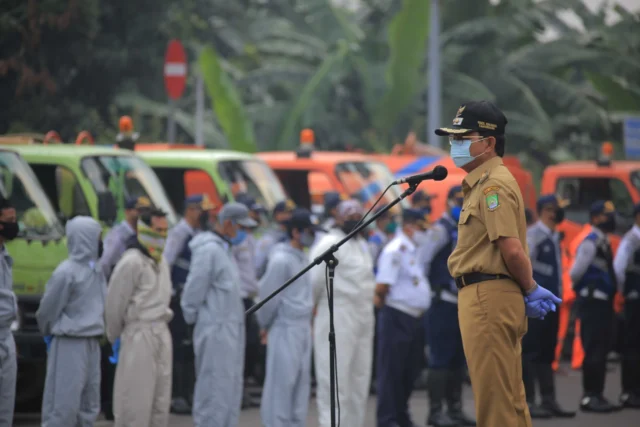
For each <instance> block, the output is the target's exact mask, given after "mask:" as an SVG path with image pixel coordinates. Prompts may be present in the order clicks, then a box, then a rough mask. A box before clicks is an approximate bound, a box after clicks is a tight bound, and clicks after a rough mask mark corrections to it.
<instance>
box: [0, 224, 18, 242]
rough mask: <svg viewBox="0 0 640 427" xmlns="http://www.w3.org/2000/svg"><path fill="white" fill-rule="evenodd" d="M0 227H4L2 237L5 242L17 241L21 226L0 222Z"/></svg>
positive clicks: (1, 232) (0, 233)
mask: <svg viewBox="0 0 640 427" xmlns="http://www.w3.org/2000/svg"><path fill="white" fill-rule="evenodd" d="M0 225H2V230H0V236H2V237H4V238H5V240H13V239H15V238H16V236H17V235H18V233H19V232H20V226H19V225H18V223H17V222H4V221H0Z"/></svg>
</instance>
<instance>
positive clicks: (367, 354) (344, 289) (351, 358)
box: [309, 199, 376, 427]
mask: <svg viewBox="0 0 640 427" xmlns="http://www.w3.org/2000/svg"><path fill="white" fill-rule="evenodd" d="M362 216H363V208H362V205H361V204H360V202H358V201H357V200H353V199H352V200H345V201H343V202H341V203H340V204H339V205H338V218H337V223H336V227H334V228H332V229H331V230H330V231H329V233H327V234H326V235H325V236H324V237H323V238H322V239H321V240H320V241H319V242H318V243H317V244H316V245H315V246H314V247H313V248H312V249H311V253H310V254H309V258H310V259H315V258H316V257H317V256H319V255H321V254H322V253H323V252H324V251H326V250H327V249H328V248H329V247H331V246H332V245H334V244H336V243H338V241H340V240H341V239H343V238H344V237H345V236H346V235H347V234H348V233H349V232H350V231H351V230H353V229H354V228H355V226H356V225H357V223H358V222H359V221H360V219H361V218H362ZM335 257H336V259H337V260H338V266H337V267H336V271H335V277H334V322H335V327H336V348H337V351H336V353H337V369H338V377H339V387H338V398H339V400H340V424H341V425H343V426H349V427H362V425H363V423H364V418H365V411H366V406H367V398H368V395H369V385H370V382H371V360H372V357H373V354H372V348H373V331H374V315H373V313H374V309H373V299H374V290H375V285H376V284H375V277H374V275H373V261H372V259H371V254H370V252H369V250H368V246H367V244H366V240H365V236H364V232H363V235H362V236H356V237H354V238H353V239H351V240H349V241H347V242H346V243H345V244H344V245H343V246H342V247H340V249H339V250H338V251H337V252H336V254H335ZM311 280H312V284H313V291H314V306H315V307H316V310H317V314H316V317H315V320H314V323H313V349H314V353H313V354H314V359H315V368H316V381H317V383H318V384H317V388H316V395H317V403H318V415H319V418H320V426H322V427H328V426H329V425H330V423H331V406H330V398H331V393H330V389H329V385H330V384H329V379H330V375H329V341H328V339H327V337H328V336H329V309H328V305H327V291H326V281H325V265H324V263H323V264H321V265H319V266H317V267H315V268H313V269H312V270H311ZM336 417H337V415H336Z"/></svg>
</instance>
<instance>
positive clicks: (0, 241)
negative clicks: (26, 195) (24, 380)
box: [0, 196, 20, 427]
mask: <svg viewBox="0 0 640 427" xmlns="http://www.w3.org/2000/svg"><path fill="white" fill-rule="evenodd" d="M19 231H20V230H19V227H18V223H17V222H16V210H15V208H14V207H13V206H12V205H11V202H10V201H9V200H7V199H5V198H4V197H2V196H0V427H10V426H12V425H13V404H14V402H15V398H16V377H17V373H18V366H17V357H16V343H15V341H14V340H13V333H12V332H11V331H12V330H13V325H15V323H14V322H16V319H17V316H18V304H17V300H16V295H15V294H14V293H13V270H12V266H13V258H11V255H9V252H8V251H7V248H6V246H5V243H6V242H8V241H11V240H13V239H14V238H15V237H16V236H17V235H18V232H19Z"/></svg>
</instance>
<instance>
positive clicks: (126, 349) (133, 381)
mask: <svg viewBox="0 0 640 427" xmlns="http://www.w3.org/2000/svg"><path fill="white" fill-rule="evenodd" d="M167 231H168V223H167V218H166V216H165V214H164V212H162V211H159V210H155V209H154V210H153V211H151V212H150V213H148V214H145V215H143V216H142V217H141V218H140V221H139V222H138V236H137V239H136V240H134V241H132V242H131V244H130V248H129V249H127V250H126V251H125V253H124V254H123V255H122V258H121V259H120V261H118V263H117V264H116V268H115V270H114V271H113V273H112V274H111V278H110V279H109V287H108V290H107V301H106V305H105V318H106V322H107V338H108V339H109V341H110V342H112V343H113V342H115V340H116V339H117V338H120V342H121V344H120V348H121V350H120V352H119V354H118V362H117V365H116V378H115V384H114V387H113V413H114V417H115V427H125V426H126V427H129V426H135V427H165V426H167V425H168V423H169V408H170V406H171V373H172V370H171V368H172V363H173V346H172V342H171V332H169V326H168V323H169V321H170V320H171V318H172V317H173V312H172V311H171V309H170V308H169V304H170V302H171V274H170V272H169V266H168V264H167V262H166V260H164V257H163V256H162V251H163V249H164V245H165V241H166V237H167Z"/></svg>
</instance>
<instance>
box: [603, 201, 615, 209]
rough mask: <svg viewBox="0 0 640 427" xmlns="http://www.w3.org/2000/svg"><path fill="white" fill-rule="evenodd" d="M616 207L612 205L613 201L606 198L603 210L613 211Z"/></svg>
mask: <svg viewBox="0 0 640 427" xmlns="http://www.w3.org/2000/svg"><path fill="white" fill-rule="evenodd" d="M615 210H616V208H615V207H614V206H613V202H611V201H609V200H607V201H606V202H604V211H605V212H615Z"/></svg>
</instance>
